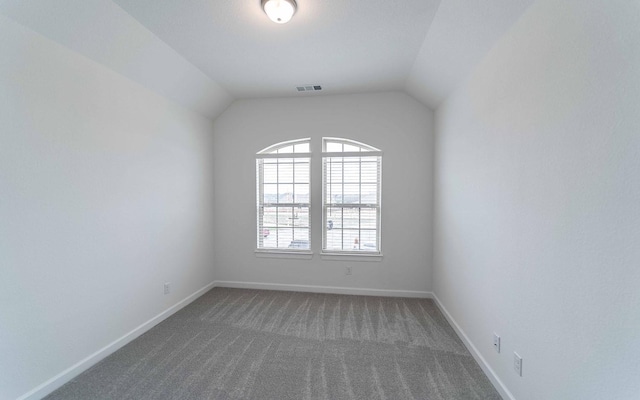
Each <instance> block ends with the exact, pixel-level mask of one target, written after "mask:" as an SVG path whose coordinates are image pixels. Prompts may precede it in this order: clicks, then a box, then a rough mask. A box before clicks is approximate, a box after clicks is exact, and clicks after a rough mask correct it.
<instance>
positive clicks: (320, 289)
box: [214, 281, 433, 299]
mask: <svg viewBox="0 0 640 400" xmlns="http://www.w3.org/2000/svg"><path fill="white" fill-rule="evenodd" d="M214 286H216V287H227V288H239V289H264V290H284V291H290V292H311V293H331V294H354V295H359V296H385V297H414V298H421V299H430V298H432V297H433V293H431V292H426V291H417V290H388V289H366V288H353V287H337V286H315V285H290V284H284V283H262V282H238V281H215V282H214Z"/></svg>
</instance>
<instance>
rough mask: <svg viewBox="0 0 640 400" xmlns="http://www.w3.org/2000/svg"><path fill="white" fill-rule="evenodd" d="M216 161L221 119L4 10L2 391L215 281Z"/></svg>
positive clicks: (64, 363) (36, 379)
mask: <svg viewBox="0 0 640 400" xmlns="http://www.w3.org/2000/svg"><path fill="white" fill-rule="evenodd" d="M211 158H212V123H211V122H210V121H209V120H207V119H205V118H203V117H200V116H198V115H196V114H194V113H192V112H189V111H186V110H185V109H183V108H181V107H179V106H177V105H175V104H173V103H171V102H169V101H167V100H165V99H163V98H161V97H159V96H158V95H156V94H153V93H151V92H149V91H148V90H147V89H144V88H142V87H141V86H139V85H138V84H135V83H132V82H131V81H129V80H127V79H125V78H123V77H122V76H121V75H118V74H116V73H114V72H112V71H110V70H108V69H106V68H105V67H103V66H100V65H99V64H96V63H95V62H93V61H89V60H88V59H86V58H85V57H83V56H80V55H78V54H77V53H74V52H72V51H70V50H68V49H66V48H64V47H62V46H60V45H58V44H55V43H54V42H51V41H50V40H48V39H45V38H43V37H42V36H40V35H38V34H36V33H34V32H32V31H30V30H28V29H26V28H24V27H22V26H20V25H18V24H16V23H14V22H12V21H11V20H9V19H7V18H5V17H2V16H0V282H2V283H3V288H2V290H1V291H0V354H1V355H2V356H1V357H0V399H15V398H16V397H18V396H21V395H23V394H25V393H26V392H28V391H30V390H32V389H34V388H36V387H38V385H40V384H43V383H45V382H46V381H47V380H49V379H52V378H54V381H53V385H54V386H55V384H56V383H61V382H64V380H66V379H68V377H69V376H67V375H65V372H69V370H68V368H71V367H72V366H74V365H75V364H76V363H78V362H81V361H82V362H84V364H82V365H84V367H85V368H86V366H87V361H91V360H92V359H93V358H91V357H93V356H95V355H96V354H95V353H96V352H99V351H101V350H104V349H105V346H107V345H109V344H111V343H113V342H114V341H116V340H117V339H120V338H122V337H123V335H125V334H127V333H129V332H131V331H132V330H134V328H136V327H138V326H140V325H142V324H143V323H145V322H147V321H149V320H150V319H151V318H153V317H155V316H157V315H158V314H160V313H161V312H163V311H165V310H167V309H168V308H169V307H171V306H173V305H175V304H176V303H178V302H179V301H180V300H182V299H184V298H186V297H187V296H189V295H191V294H192V293H194V292H196V291H197V290H198V289H200V288H202V287H203V286H205V285H207V284H208V283H210V282H212V281H213V267H212V265H211V260H212V253H211V246H212V242H213V232H212V229H213V226H212V225H213V223H212V212H211V210H212V206H211V204H212V202H213V177H212V174H211V169H212V162H211ZM165 281H170V282H171V283H172V286H173V292H172V293H171V294H170V295H167V296H165V295H164V294H163V283H164V282H165ZM100 354H104V352H102V353H100ZM87 357H89V358H88V359H87ZM59 374H62V375H59ZM48 387H51V386H48ZM38 393H39V392H38ZM35 397H38V396H37V394H36V396H35Z"/></svg>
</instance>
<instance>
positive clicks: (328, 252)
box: [321, 137, 383, 260]
mask: <svg viewBox="0 0 640 400" xmlns="http://www.w3.org/2000/svg"><path fill="white" fill-rule="evenodd" d="M329 143H340V144H343V145H350V146H354V147H358V148H359V151H347V152H345V151H341V152H340V151H327V144H329ZM343 150H344V146H343ZM382 156H383V153H382V151H381V150H380V149H377V148H375V147H373V146H370V145H368V144H365V143H361V142H358V141H355V140H351V139H345V138H336V137H323V138H322V155H321V158H322V247H321V255H322V256H323V258H326V259H335V260H352V259H356V258H360V257H361V258H362V259H363V260H366V259H372V258H377V259H381V257H382ZM362 157H376V158H377V160H376V162H377V176H376V185H377V187H376V203H375V204H371V203H356V204H353V203H344V202H342V203H327V197H326V196H327V187H328V184H330V183H328V182H327V170H326V168H327V162H328V161H329V160H330V159H331V158H342V159H343V162H344V159H345V158H360V160H359V162H360V163H362V159H361V158H362ZM343 165H344V164H343ZM342 183H343V184H344V182H342ZM358 184H359V185H362V177H360V178H359V182H358ZM361 200H362V199H360V201H361ZM329 207H337V208H342V209H345V208H357V209H360V210H362V209H375V210H376V228H375V231H376V249H375V250H372V251H369V250H361V249H360V250H344V242H343V243H342V246H343V250H337V249H327V247H328V242H327V232H328V231H329V229H328V227H327V224H328V218H327V210H328V208H329ZM359 221H360V220H359ZM360 230H361V228H360V227H359V228H358V231H360Z"/></svg>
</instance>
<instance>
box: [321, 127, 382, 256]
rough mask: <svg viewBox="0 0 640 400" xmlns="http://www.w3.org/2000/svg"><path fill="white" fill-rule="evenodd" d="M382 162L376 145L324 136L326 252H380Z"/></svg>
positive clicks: (323, 241)
mask: <svg viewBox="0 0 640 400" xmlns="http://www.w3.org/2000/svg"><path fill="white" fill-rule="evenodd" d="M381 166H382V152H381V151H380V150H378V149H376V148H374V147H371V146H369V145H366V144H363V143H359V142H355V141H352V140H347V139H339V138H324V139H323V153H322V170H323V173H322V186H323V204H322V209H323V235H322V250H323V252H328V253H331V252H340V253H373V254H380V184H381Z"/></svg>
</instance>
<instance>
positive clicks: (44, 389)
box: [16, 282, 215, 400]
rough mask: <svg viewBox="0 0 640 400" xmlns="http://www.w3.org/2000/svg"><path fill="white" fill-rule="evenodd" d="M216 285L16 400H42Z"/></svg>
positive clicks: (198, 292) (189, 297)
mask: <svg viewBox="0 0 640 400" xmlns="http://www.w3.org/2000/svg"><path fill="white" fill-rule="evenodd" d="M214 285H215V282H211V283H209V284H208V285H206V286H204V287H203V288H201V289H199V290H197V291H195V292H194V293H193V294H191V295H189V296H187V297H186V298H184V299H182V300H181V301H179V302H178V303H176V304H174V305H173V306H171V307H169V308H167V309H166V310H164V311H163V312H161V313H160V314H158V315H156V316H155V317H153V318H151V319H150V320H148V321H147V322H145V323H143V324H142V325H140V326H138V327H137V328H135V329H133V330H132V331H131V332H129V333H127V334H125V335H124V336H122V337H120V338H119V339H116V340H115V341H113V342H111V343H109V344H108V345H106V346H105V347H103V348H101V349H100V350H98V351H96V352H95V353H93V354H91V355H90V356H88V357H86V358H85V359H83V360H81V361H79V362H78V363H76V364H75V365H72V366H71V367H69V368H67V369H66V370H64V371H62V372H61V373H59V374H58V375H56V376H54V377H53V378H51V379H49V380H47V381H46V382H44V383H42V384H40V385H39V386H37V387H35V388H33V389H32V390H30V391H28V392H27V393H25V394H23V395H22V396H20V397H18V398H17V399H16V400H35V399H41V398H43V397H45V396H46V395H48V394H49V393H51V392H53V391H54V390H56V389H58V388H59V387H60V386H62V385H64V384H65V383H67V382H69V381H70V380H72V379H73V378H75V377H76V376H78V375H80V374H81V373H82V372H84V371H86V370H88V369H89V368H91V367H92V366H94V365H95V364H97V363H98V362H99V361H101V360H102V359H104V358H106V357H107V356H109V355H111V354H112V353H114V352H115V351H117V350H119V349H120V348H122V347H124V346H125V345H126V344H128V343H129V342H131V341H133V340H134V339H136V338H137V337H139V336H140V335H142V334H143V333H145V332H147V331H148V330H149V329H151V328H153V327H154V326H156V325H158V324H159V323H160V322H162V321H164V320H165V319H167V318H169V317H170V316H171V315H173V314H174V313H176V312H177V311H179V310H180V309H182V308H184V307H185V306H186V305H188V304H189V303H191V302H192V301H194V300H195V299H197V298H198V297H200V296H201V295H202V294H204V293H205V292H206V291H208V290H209V289H211V288H212V287H214Z"/></svg>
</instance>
